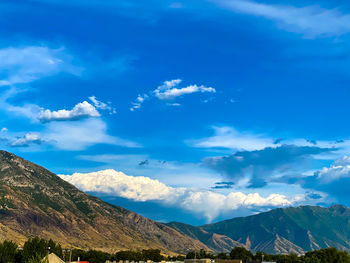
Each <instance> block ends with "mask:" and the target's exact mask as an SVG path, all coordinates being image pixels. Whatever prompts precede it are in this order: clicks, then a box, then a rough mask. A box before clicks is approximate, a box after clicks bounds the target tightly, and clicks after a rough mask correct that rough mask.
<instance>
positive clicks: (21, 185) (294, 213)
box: [0, 151, 350, 254]
mask: <svg viewBox="0 0 350 263" xmlns="http://www.w3.org/2000/svg"><path fill="white" fill-rule="evenodd" d="M34 236H40V237H42V238H46V239H49V238H52V239H53V240H54V241H57V242H59V243H61V244H62V245H63V246H64V247H76V248H83V249H88V248H92V249H99V250H104V251H108V252H115V251H117V250H121V249H145V248H157V249H160V250H162V252H163V253H168V254H174V253H186V252H188V251H190V250H199V249H204V250H207V251H212V252H229V251H230V250H231V249H232V248H233V247H235V246H244V247H246V248H247V249H250V250H252V251H259V250H261V251H265V252H268V253H290V252H295V253H297V254H302V253H305V252H306V251H309V250H314V249H320V248H326V247H337V248H339V249H342V250H348V251H350V241H349V238H350V209H349V208H347V207H345V206H342V205H333V206H331V207H329V208H325V207H318V206H300V207H296V208H293V207H290V208H278V209H274V210H271V211H268V212H264V213H260V214H257V215H252V216H248V217H240V218H233V219H230V220H225V221H221V222H217V223H213V224H207V225H203V226H191V225H188V224H184V223H179V222H171V223H168V224H163V223H159V222H155V221H153V220H150V219H147V218H145V217H143V216H141V215H138V214H136V213H134V212H131V211H129V210H127V209H124V208H122V207H119V206H114V205H111V204H108V203H106V202H103V201H102V200H100V199H98V198H96V197H93V196H90V195H88V194H86V193H84V192H82V191H80V190H78V189H77V188H76V187H75V186H73V185H71V184H69V183H67V182H66V181H64V180H62V179H61V178H60V177H58V176H57V175H55V174H54V173H51V172H50V171H48V170H46V169H45V168H43V167H40V166H38V165H36V164H33V163H31V162H29V161H27V160H24V159H22V158H20V157H18V156H16V155H14V154H12V153H9V152H5V151H0V239H1V240H4V239H9V240H13V241H15V242H17V243H19V244H23V243H24V242H25V240H26V239H27V238H30V237H34Z"/></svg>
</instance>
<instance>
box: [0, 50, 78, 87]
mask: <svg viewBox="0 0 350 263" xmlns="http://www.w3.org/2000/svg"><path fill="white" fill-rule="evenodd" d="M72 60H73V59H72V57H71V56H70V55H69V54H67V53H66V52H65V49H64V48H59V49H51V48H49V47H45V46H26V47H8V48H3V49H0V76H1V77H0V86H5V85H14V84H18V83H28V82H31V81H34V80H36V79H39V78H42V77H45V76H50V75H53V74H56V73H58V72H67V73H70V74H74V75H79V74H81V72H82V69H81V68H79V67H76V66H73V65H72Z"/></svg>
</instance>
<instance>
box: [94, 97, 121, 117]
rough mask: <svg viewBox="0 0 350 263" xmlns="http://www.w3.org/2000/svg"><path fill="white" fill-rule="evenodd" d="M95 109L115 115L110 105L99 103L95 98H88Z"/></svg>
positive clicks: (114, 110)
mask: <svg viewBox="0 0 350 263" xmlns="http://www.w3.org/2000/svg"><path fill="white" fill-rule="evenodd" d="M89 99H90V100H91V101H92V103H93V104H94V106H95V108H96V109H99V110H105V111H108V112H109V113H110V114H116V113H117V110H116V109H115V108H113V107H112V106H111V105H110V103H104V102H102V101H99V100H98V99H97V98H96V97H95V96H91V97H89Z"/></svg>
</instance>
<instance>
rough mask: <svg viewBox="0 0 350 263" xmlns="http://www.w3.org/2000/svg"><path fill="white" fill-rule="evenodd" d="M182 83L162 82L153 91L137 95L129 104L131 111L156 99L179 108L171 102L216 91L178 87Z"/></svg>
mask: <svg viewBox="0 0 350 263" xmlns="http://www.w3.org/2000/svg"><path fill="white" fill-rule="evenodd" d="M181 83H182V80H181V79H173V80H168V81H164V82H163V84H162V85H160V86H158V87H157V88H156V89H154V90H153V91H150V92H149V93H148V94H139V95H138V96H137V98H136V100H135V101H134V102H131V104H132V107H131V108H130V110H131V111H134V110H136V109H140V108H141V106H142V104H143V103H144V102H145V101H146V100H149V99H152V98H156V99H158V100H161V101H165V102H166V105H167V106H181V104H179V103H177V102H171V101H173V100H175V99H176V98H178V97H182V96H185V95H189V94H193V93H216V89H214V88H213V87H208V86H204V85H197V84H193V85H188V86H185V87H180V86H179V85H180V84H181Z"/></svg>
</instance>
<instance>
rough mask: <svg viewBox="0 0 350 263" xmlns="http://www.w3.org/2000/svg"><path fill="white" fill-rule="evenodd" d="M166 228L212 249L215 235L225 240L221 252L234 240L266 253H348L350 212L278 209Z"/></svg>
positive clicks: (340, 208)
mask: <svg viewBox="0 0 350 263" xmlns="http://www.w3.org/2000/svg"><path fill="white" fill-rule="evenodd" d="M169 226H171V227H173V228H174V229H177V230H178V231H180V232H181V233H183V234H185V235H188V236H189V237H192V238H195V239H197V240H199V241H201V242H203V243H204V244H206V245H207V246H208V247H210V248H212V249H214V250H215V248H216V247H215V246H213V245H212V244H211V242H210V241H209V242H208V241H206V239H207V237H209V236H210V235H213V234H214V233H215V234H219V235H221V240H225V241H227V245H225V244H221V246H220V248H222V249H224V248H225V247H227V248H229V247H230V245H229V244H231V243H232V241H235V242H237V243H238V242H239V243H241V244H243V245H244V246H245V247H246V248H248V249H251V250H253V251H259V250H261V251H265V252H268V253H290V252H295V253H298V254H302V253H304V252H305V251H310V250H314V249H320V248H326V247H337V248H339V249H342V250H343V249H344V250H347V251H350V241H349V238H350V209H349V208H347V207H345V206H341V205H334V206H331V207H329V208H324V207H318V206H300V207H297V208H284V209H282V208H279V209H274V210H271V211H269V212H266V213H261V214H258V215H253V216H248V217H240V218H234V219H230V220H225V221H221V222H218V223H214V224H209V225H204V226H201V227H192V226H184V224H182V223H175V222H173V223H169ZM223 237H226V239H224V238H223ZM208 240H210V239H208ZM226 251H227V250H226Z"/></svg>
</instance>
